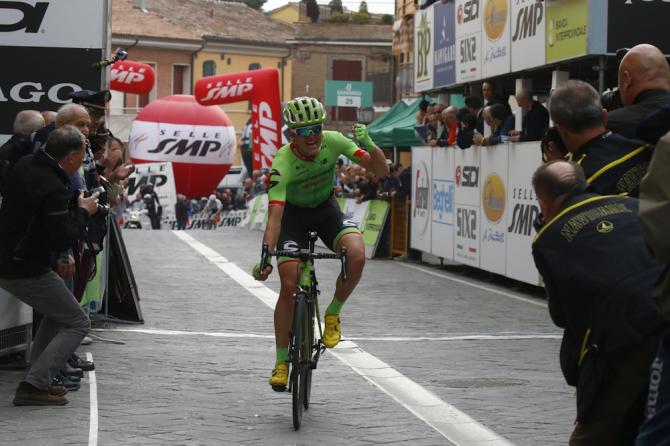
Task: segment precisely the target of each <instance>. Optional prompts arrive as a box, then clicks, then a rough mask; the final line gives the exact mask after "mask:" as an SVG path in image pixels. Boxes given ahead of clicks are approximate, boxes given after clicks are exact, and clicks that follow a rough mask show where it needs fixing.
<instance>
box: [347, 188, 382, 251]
mask: <svg viewBox="0 0 670 446" xmlns="http://www.w3.org/2000/svg"><path fill="white" fill-rule="evenodd" d="M347 201H355V200H353V199H348V200H347ZM367 203H369V204H368V211H367V214H366V215H365V219H364V220H363V222H362V227H361V232H362V233H363V243H364V244H365V257H367V258H368V259H371V258H372V257H374V255H375V252H376V251H377V245H378V244H379V238H380V237H381V234H382V230H383V229H384V223H385V222H386V216H387V215H388V212H389V208H390V203H389V202H388V201H383V200H370V201H367Z"/></svg>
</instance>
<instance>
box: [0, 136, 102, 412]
mask: <svg viewBox="0 0 670 446" xmlns="http://www.w3.org/2000/svg"><path fill="white" fill-rule="evenodd" d="M84 156H85V138H84V135H82V134H81V132H79V130H77V129H76V128H74V127H72V126H64V127H62V128H58V129H56V130H54V131H53V132H51V134H50V135H49V139H48V140H47V143H46V147H45V149H44V150H38V151H36V152H35V153H34V154H32V155H28V156H25V157H23V158H21V160H19V161H18V162H17V163H16V164H15V165H14V166H13V167H12V169H11V170H10V171H9V175H8V182H7V188H6V195H5V197H4V199H3V202H2V206H1V207H0V233H1V234H2V238H0V287H2V288H4V289H5V290H6V291H7V292H9V293H10V294H12V295H13V296H15V297H16V298H18V299H19V300H21V301H23V302H24V303H26V304H28V305H30V306H31V307H33V308H34V309H35V310H37V311H39V312H40V313H41V314H43V315H44V320H43V321H42V323H41V324H40V327H39V329H38V331H37V334H36V336H35V340H34V343H33V348H32V356H31V361H30V362H31V366H30V369H29V370H28V372H27V374H26V377H25V380H24V381H22V382H21V383H20V384H19V386H18V388H17V389H16V395H15V398H14V404H15V405H62V404H66V403H67V402H68V401H67V399H66V398H65V397H64V394H65V389H64V388H62V387H61V386H51V385H50V384H51V379H52V377H53V376H54V375H55V374H56V373H57V372H58V370H59V369H60V368H61V367H62V366H63V364H65V362H66V360H67V359H68V358H69V357H70V356H71V355H72V354H73V353H74V351H75V350H76V348H77V347H78V346H79V344H80V342H81V340H82V339H83V338H84V336H86V334H87V333H88V330H89V326H90V322H89V320H88V317H87V316H86V314H85V313H84V311H83V310H82V309H81V307H80V306H79V304H78V303H77V301H76V299H75V298H74V296H73V295H72V293H71V292H70V291H69V290H68V288H67V287H66V286H65V283H64V281H63V278H62V277H71V276H72V275H73V274H74V259H73V258H72V257H71V256H69V255H68V254H67V249H68V248H69V247H70V246H71V245H72V244H73V243H74V242H75V241H76V240H77V239H79V238H80V236H81V233H82V231H83V229H84V228H85V227H86V224H87V222H88V220H89V216H90V215H93V214H94V213H95V212H96V210H97V204H98V198H97V193H96V194H94V195H92V196H90V197H88V198H84V197H83V195H81V194H79V196H78V197H77V204H76V206H75V207H74V209H70V206H69V202H70V196H69V195H68V193H67V189H66V185H67V183H68V178H69V177H70V176H72V175H73V174H74V173H75V172H76V171H77V169H79V167H80V166H81V162H82V159H83V158H84ZM53 254H57V255H58V260H57V261H56V264H57V269H58V273H59V274H60V275H59V274H57V273H56V272H54V271H52V269H51V260H52V256H53Z"/></svg>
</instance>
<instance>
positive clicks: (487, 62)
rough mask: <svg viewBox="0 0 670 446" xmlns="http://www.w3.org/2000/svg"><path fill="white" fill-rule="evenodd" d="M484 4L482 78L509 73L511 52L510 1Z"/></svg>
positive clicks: (492, 0) (499, 0)
mask: <svg viewBox="0 0 670 446" xmlns="http://www.w3.org/2000/svg"><path fill="white" fill-rule="evenodd" d="M483 4H484V7H483V16H482V28H483V32H482V41H483V58H482V76H483V77H490V76H496V75H499V74H504V73H508V72H509V71H510V51H511V48H510V28H511V26H510V5H509V0H484V1H483Z"/></svg>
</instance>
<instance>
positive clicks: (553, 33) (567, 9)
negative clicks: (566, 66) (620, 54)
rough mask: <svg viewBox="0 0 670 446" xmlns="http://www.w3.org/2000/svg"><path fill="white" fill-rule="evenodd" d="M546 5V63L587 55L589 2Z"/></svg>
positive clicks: (553, 1) (562, 1)
mask: <svg viewBox="0 0 670 446" xmlns="http://www.w3.org/2000/svg"><path fill="white" fill-rule="evenodd" d="M545 3H546V13H547V24H546V28H547V33H546V34H547V45H546V50H547V58H546V62H547V63H550V62H556V61H559V60H565V59H571V58H573V57H579V56H583V55H585V54H586V50H587V33H588V29H587V28H588V9H589V2H585V1H582V0H547V1H546V2H545ZM626 28H627V27H626ZM619 32H622V31H621V30H620V31H619ZM623 34H626V33H625V32H624V33H623ZM626 46H627V45H626Z"/></svg>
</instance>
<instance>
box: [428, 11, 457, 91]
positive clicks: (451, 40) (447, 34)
mask: <svg viewBox="0 0 670 446" xmlns="http://www.w3.org/2000/svg"><path fill="white" fill-rule="evenodd" d="M434 8H435V11H434V17H435V33H434V34H435V38H434V48H435V49H434V51H433V73H434V74H433V84H434V87H444V86H447V85H451V84H454V83H455V82H456V27H455V24H456V18H455V7H454V2H449V3H442V2H437V3H436V4H435V7H434Z"/></svg>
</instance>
